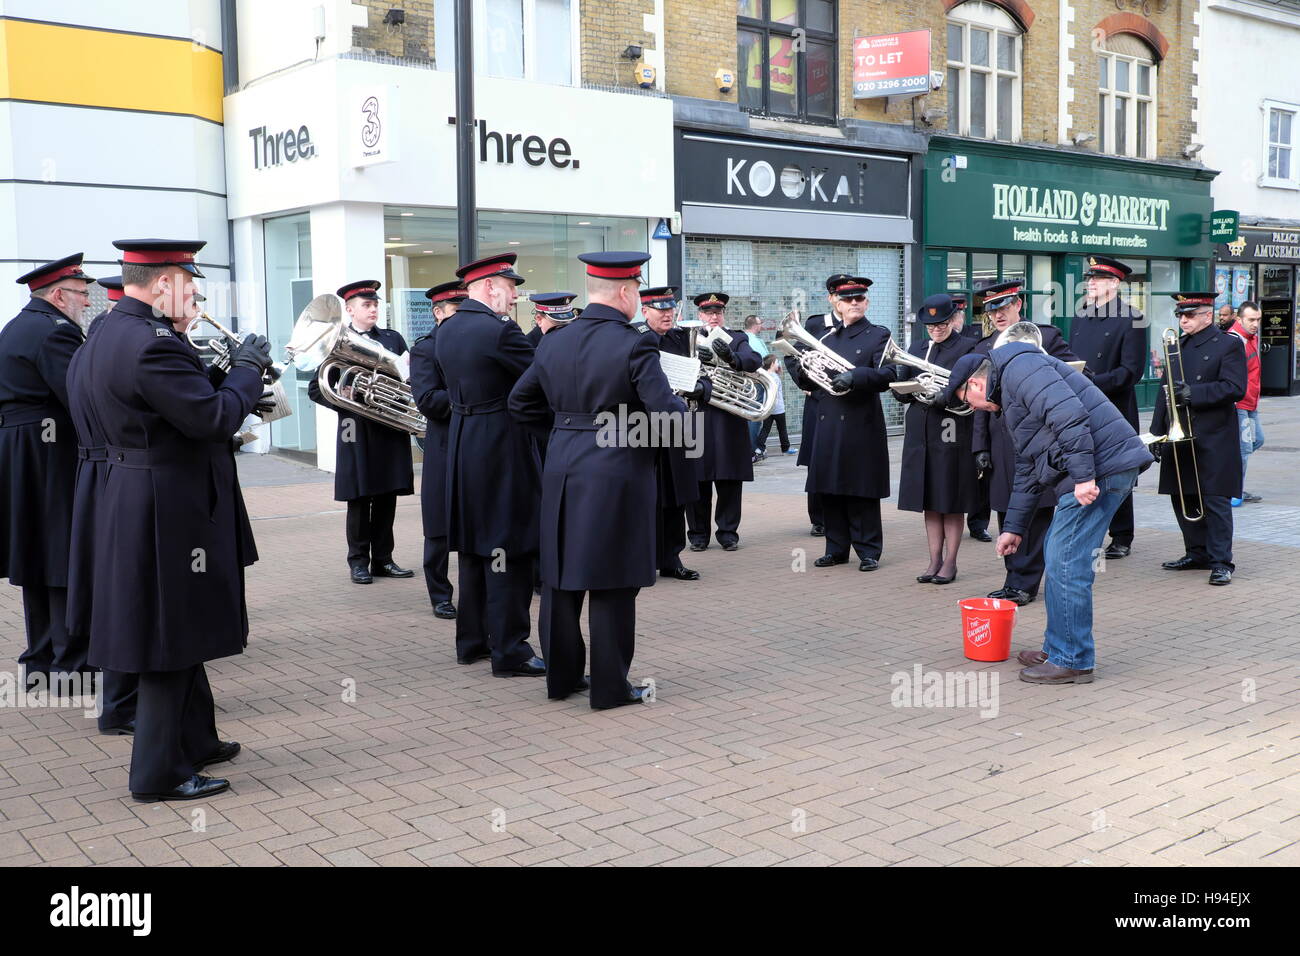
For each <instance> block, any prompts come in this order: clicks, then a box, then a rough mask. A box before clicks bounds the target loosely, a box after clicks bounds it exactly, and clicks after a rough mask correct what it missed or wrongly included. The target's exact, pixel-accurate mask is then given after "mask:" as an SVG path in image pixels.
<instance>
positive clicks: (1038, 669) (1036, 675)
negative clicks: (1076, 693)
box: [1020, 661, 1092, 684]
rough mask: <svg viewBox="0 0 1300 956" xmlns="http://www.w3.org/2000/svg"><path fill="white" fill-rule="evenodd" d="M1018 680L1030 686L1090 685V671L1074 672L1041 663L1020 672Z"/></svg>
mask: <svg viewBox="0 0 1300 956" xmlns="http://www.w3.org/2000/svg"><path fill="white" fill-rule="evenodd" d="M1020 679H1021V680H1023V681H1028V682H1029V683H1030V684H1091V683H1092V671H1090V670H1086V671H1076V670H1072V669H1071V668H1069V667H1057V666H1056V665H1055V664H1053V663H1052V662H1051V661H1043V663H1041V664H1035V665H1034V666H1033V667H1026V668H1025V669H1024V670H1022V671H1021V672H1020Z"/></svg>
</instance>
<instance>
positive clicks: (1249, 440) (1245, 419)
mask: <svg viewBox="0 0 1300 956" xmlns="http://www.w3.org/2000/svg"><path fill="white" fill-rule="evenodd" d="M1237 434H1238V436H1239V437H1240V440H1241V483H1242V489H1243V490H1242V494H1245V484H1246V464H1247V460H1248V459H1249V458H1250V456H1251V453H1252V452H1257V451H1259V450H1260V449H1261V448H1262V447H1264V429H1263V428H1261V427H1260V425H1259V409H1255V410H1254V411H1252V412H1248V411H1246V410H1245V409H1244V408H1239V409H1237Z"/></svg>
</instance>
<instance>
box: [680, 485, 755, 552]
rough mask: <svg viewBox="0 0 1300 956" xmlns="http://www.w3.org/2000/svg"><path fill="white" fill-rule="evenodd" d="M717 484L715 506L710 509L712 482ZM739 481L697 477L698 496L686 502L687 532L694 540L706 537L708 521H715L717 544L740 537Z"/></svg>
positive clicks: (696, 541) (740, 488)
mask: <svg viewBox="0 0 1300 956" xmlns="http://www.w3.org/2000/svg"><path fill="white" fill-rule="evenodd" d="M714 485H717V487H718V510H717V512H716V514H715V513H714V511H713V486H714ZM743 490H744V482H742V481H722V480H719V481H701V482H700V497H699V499H698V500H696V501H693V502H691V503H690V504H689V505H687V506H686V527H687V532H686V533H687V535H688V536H689V537H690V539H691V541H692V542H693V543H695V544H704V543H706V542H707V541H708V540H709V521H710V518H713V519H714V520H716V521H717V525H718V532H717V537H718V544H726V543H727V542H728V541H739V540H740V534H739V531H740V498H741V492H742V491H743Z"/></svg>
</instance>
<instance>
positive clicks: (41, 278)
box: [27, 265, 82, 292]
mask: <svg viewBox="0 0 1300 956" xmlns="http://www.w3.org/2000/svg"><path fill="white" fill-rule="evenodd" d="M81 274H82V272H81V266H79V265H77V266H64V267H63V268H62V269H55V270H54V271H53V272H43V273H41V274H40V275H38V276H37V277H36V278H35V279H33V280H32V281H31V282H29V283H27V288H28V289H30V290H31V291H33V292H35V291H36V290H37V289H44V288H45V287H46V286H47V285H54V283H56V282H58V281H59V280H60V279H66V278H67V277H68V276H79V275H81Z"/></svg>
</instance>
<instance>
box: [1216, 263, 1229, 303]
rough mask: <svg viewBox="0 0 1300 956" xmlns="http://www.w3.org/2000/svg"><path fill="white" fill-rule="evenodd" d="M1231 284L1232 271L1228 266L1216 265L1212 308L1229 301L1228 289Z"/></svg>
mask: <svg viewBox="0 0 1300 956" xmlns="http://www.w3.org/2000/svg"><path fill="white" fill-rule="evenodd" d="M1231 284H1232V270H1231V269H1230V268H1229V267H1228V266H1222V265H1216V266H1215V267H1214V293H1215V298H1214V307H1215V308H1216V309H1217V308H1219V306H1221V305H1224V304H1226V303H1227V302H1228V301H1229V298H1230V297H1229V293H1228V288H1229V286H1230V285H1231Z"/></svg>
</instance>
